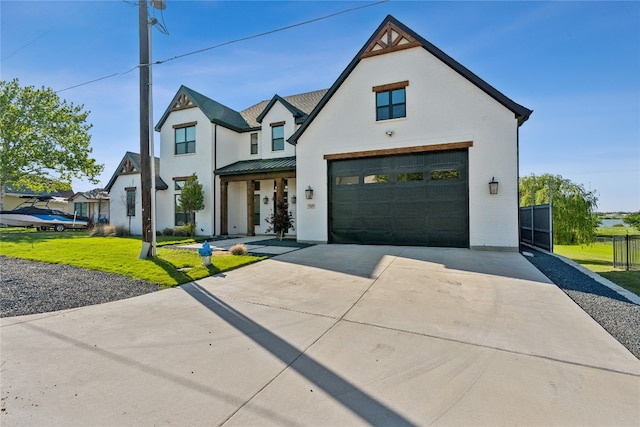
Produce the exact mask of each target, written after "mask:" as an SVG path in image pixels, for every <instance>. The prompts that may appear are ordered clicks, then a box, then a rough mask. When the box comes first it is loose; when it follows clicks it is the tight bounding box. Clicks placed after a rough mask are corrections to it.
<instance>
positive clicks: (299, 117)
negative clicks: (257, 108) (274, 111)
mask: <svg viewBox="0 0 640 427" xmlns="http://www.w3.org/2000/svg"><path fill="white" fill-rule="evenodd" d="M276 102H280V103H281V104H282V105H284V107H285V108H286V109H287V110H289V112H290V113H291V114H292V115H293V117H294V118H295V120H296V123H301V122H302V121H303V120H304V118H305V117H307V114H306V113H305V112H304V111H302V110H300V109H299V108H297V107H295V106H294V105H292V104H291V103H289V102H288V101H287V100H285V99H283V98H282V97H280V96H279V95H277V94H276V95H275V96H274V97H273V98H271V101H269V103H268V104H267V106H266V107H265V108H264V110H262V113H260V115H259V116H258V117H257V118H256V121H257V122H258V123H262V120H263V119H264V117H265V116H266V115H267V113H268V112H269V110H271V107H273V106H274V105H275V104H276Z"/></svg>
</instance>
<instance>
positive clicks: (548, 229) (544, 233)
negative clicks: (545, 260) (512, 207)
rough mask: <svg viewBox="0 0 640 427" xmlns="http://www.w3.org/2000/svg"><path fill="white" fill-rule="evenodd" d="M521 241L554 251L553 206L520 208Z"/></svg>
mask: <svg viewBox="0 0 640 427" xmlns="http://www.w3.org/2000/svg"><path fill="white" fill-rule="evenodd" d="M520 241H521V242H524V243H528V244H530V245H532V246H536V247H538V248H542V249H546V250H548V251H550V252H552V251H553V208H552V206H551V205H535V206H523V207H521V208H520Z"/></svg>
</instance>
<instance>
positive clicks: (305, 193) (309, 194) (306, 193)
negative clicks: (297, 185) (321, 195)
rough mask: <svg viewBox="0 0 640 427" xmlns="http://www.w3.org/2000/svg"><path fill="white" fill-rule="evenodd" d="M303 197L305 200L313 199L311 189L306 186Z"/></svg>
mask: <svg viewBox="0 0 640 427" xmlns="http://www.w3.org/2000/svg"><path fill="white" fill-rule="evenodd" d="M304 196H305V197H306V198H307V200H311V199H313V188H311V186H308V187H307V189H306V190H304Z"/></svg>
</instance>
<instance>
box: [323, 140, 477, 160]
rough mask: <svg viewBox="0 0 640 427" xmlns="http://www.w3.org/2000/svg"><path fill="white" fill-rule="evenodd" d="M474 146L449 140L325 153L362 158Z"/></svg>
mask: <svg viewBox="0 0 640 427" xmlns="http://www.w3.org/2000/svg"><path fill="white" fill-rule="evenodd" d="M469 147H473V141H465V142H449V143H445V144H432V145H420V146H417V147H401V148H386V149H382V150H370V151H353V152H350V153H338V154H325V155H324V159H325V160H346V159H362V158H366V157H381V156H394V155H398V154H412V153H425V152H428V151H444V150H459V149H463V148H469Z"/></svg>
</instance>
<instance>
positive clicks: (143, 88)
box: [138, 0, 152, 258]
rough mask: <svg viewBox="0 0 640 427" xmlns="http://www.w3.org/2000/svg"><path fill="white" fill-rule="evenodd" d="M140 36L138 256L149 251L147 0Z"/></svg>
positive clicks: (140, 15)
mask: <svg viewBox="0 0 640 427" xmlns="http://www.w3.org/2000/svg"><path fill="white" fill-rule="evenodd" d="M138 25H139V37H140V169H141V170H140V180H141V182H140V186H141V189H140V193H141V195H142V212H141V215H142V251H141V252H140V258H146V257H147V256H148V255H152V253H151V246H152V245H151V244H152V241H151V179H152V177H151V161H150V157H149V134H150V129H149V128H150V126H149V68H150V67H151V64H149V27H148V25H149V16H148V11H147V0H140V1H139V13H138Z"/></svg>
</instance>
